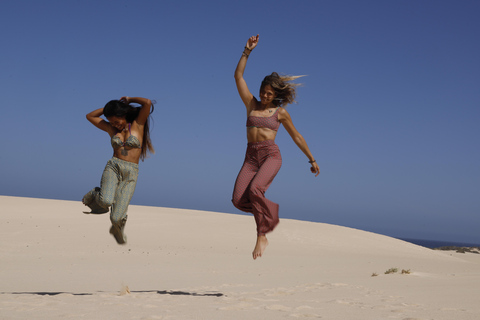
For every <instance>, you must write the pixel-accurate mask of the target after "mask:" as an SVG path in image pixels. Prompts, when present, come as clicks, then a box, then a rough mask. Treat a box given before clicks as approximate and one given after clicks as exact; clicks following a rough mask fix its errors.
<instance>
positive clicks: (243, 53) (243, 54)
mask: <svg viewBox="0 0 480 320" xmlns="http://www.w3.org/2000/svg"><path fill="white" fill-rule="evenodd" d="M249 55H250V54H247V53H245V51H243V52H242V57H243V56H245V57H247V58H248V56H249Z"/></svg>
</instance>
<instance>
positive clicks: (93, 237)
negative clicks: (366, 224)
mask: <svg viewBox="0 0 480 320" xmlns="http://www.w3.org/2000/svg"><path fill="white" fill-rule="evenodd" d="M85 209H86V207H84V206H83V205H82V203H81V202H80V201H60V200H47V199H33V198H21V197H7V196H0V228H1V229H0V270H1V272H0V319H9V320H10V319H49V320H51V319H208V320H212V319H222V320H223V319H227V320H230V319H233V320H235V319H248V320H253V319H303V318H313V319H339V320H340V319H341V320H349V319H352V320H357V319H358V320H362V319H366V320H367V319H368V320H372V319H400V320H414V319H415V320H420V319H422V320H427V319H435V320H441V319H445V320H447V319H448V320H452V319H455V320H462V319H465V320H466V319H472V320H478V319H480V295H479V293H480V254H473V253H466V254H461V253H455V252H453V251H435V250H431V249H427V248H423V247H420V246H416V245H414V244H411V243H407V242H404V241H401V240H397V239H394V238H390V237H387V236H383V235H379V234H374V233H370V232H365V231H361V230H356V229H352V228H346V227H341V226H335V225H329V224H323V223H313V222H305V221H296V220H288V219H281V221H280V224H279V226H278V227H277V229H276V230H275V231H274V232H273V233H271V234H270V235H269V236H268V238H269V241H270V245H269V246H268V248H267V250H266V252H265V254H264V256H263V257H261V258H258V259H257V260H253V259H252V256H251V252H252V250H253V247H254V245H255V222H254V219H253V217H251V216H247V215H233V214H225V213H216V212H206V211H195V210H183V209H172V208H157V207H146V206H130V208H129V219H128V222H127V226H126V229H125V232H126V234H127V236H128V243H127V244H126V245H124V246H120V245H117V244H116V242H115V241H114V239H113V237H112V236H111V235H110V234H109V233H108V230H109V227H110V221H109V217H108V214H103V215H88V214H83V213H82V211H84V210H85ZM320 214H321V213H319V215H320ZM391 268H397V269H398V271H397V272H396V273H391V274H385V271H387V270H389V269H391ZM402 270H405V272H406V273H404V274H402ZM375 275H376V276H375Z"/></svg>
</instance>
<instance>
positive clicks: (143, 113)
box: [120, 97, 152, 126]
mask: <svg viewBox="0 0 480 320" xmlns="http://www.w3.org/2000/svg"><path fill="white" fill-rule="evenodd" d="M120 101H123V102H125V103H127V104H129V103H138V104H139V105H141V106H142V107H141V109H140V113H139V114H138V116H137V119H135V120H136V121H137V123H138V124H139V125H141V126H143V125H144V124H145V122H147V119H148V116H149V115H150V110H151V108H152V101H151V100H150V99H147V98H141V97H121V98H120Z"/></svg>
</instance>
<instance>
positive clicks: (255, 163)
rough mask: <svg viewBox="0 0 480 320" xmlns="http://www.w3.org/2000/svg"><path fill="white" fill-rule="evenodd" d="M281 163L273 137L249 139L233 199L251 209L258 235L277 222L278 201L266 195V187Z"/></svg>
mask: <svg viewBox="0 0 480 320" xmlns="http://www.w3.org/2000/svg"><path fill="white" fill-rule="evenodd" d="M281 166H282V156H281V155H280V150H279V149H278V146H277V145H276V144H275V141H273V140H266V141H261V142H255V143H248V146H247V152H246V155H245V161H244V162H243V166H242V169H241V170H240V173H239V174H238V177H237V180H236V181H235V188H234V190H233V197H232V202H233V205H234V206H235V207H236V208H237V209H239V210H242V211H244V212H250V213H253V216H254V217H255V222H256V223H257V234H258V235H265V234H266V233H267V232H270V231H272V230H273V229H274V228H275V227H276V226H277V224H278V222H279V219H278V204H276V203H275V202H272V201H270V200H268V199H267V198H265V191H267V189H268V187H269V186H270V184H271V183H272V181H273V178H275V176H276V175H277V173H278V171H279V170H280V167H281Z"/></svg>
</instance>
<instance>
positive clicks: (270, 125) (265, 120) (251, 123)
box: [247, 107, 280, 131]
mask: <svg viewBox="0 0 480 320" xmlns="http://www.w3.org/2000/svg"><path fill="white" fill-rule="evenodd" d="M278 108H279V107H277V109H275V113H274V114H272V115H271V116H270V117H255V116H248V118H247V128H252V127H256V128H267V129H271V130H274V131H278V128H279V127H280V121H278V112H277V111H278Z"/></svg>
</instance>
